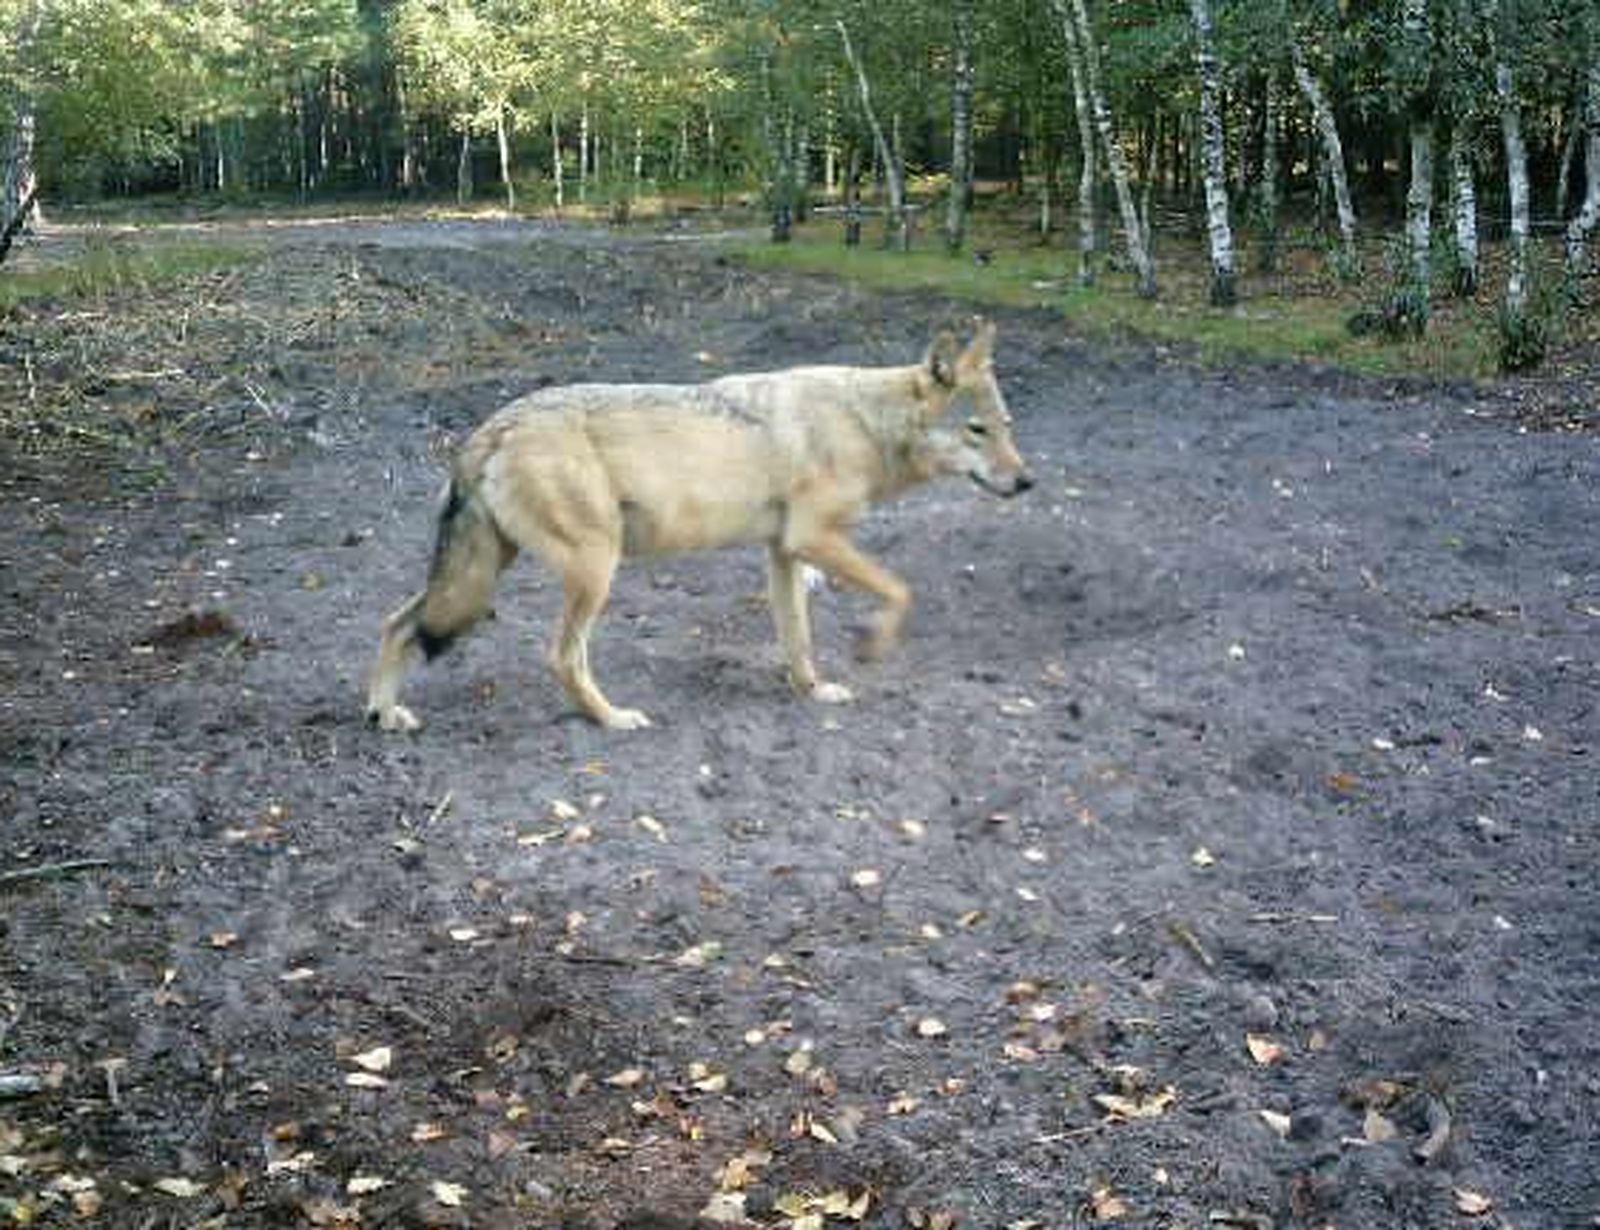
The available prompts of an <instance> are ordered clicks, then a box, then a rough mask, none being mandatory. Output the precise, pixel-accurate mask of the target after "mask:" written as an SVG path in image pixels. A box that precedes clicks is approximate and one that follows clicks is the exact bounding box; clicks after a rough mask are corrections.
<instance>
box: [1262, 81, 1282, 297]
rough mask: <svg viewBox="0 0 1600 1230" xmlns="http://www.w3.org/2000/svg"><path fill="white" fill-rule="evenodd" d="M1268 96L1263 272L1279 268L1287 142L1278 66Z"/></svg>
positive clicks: (1266, 87) (1264, 133)
mask: <svg viewBox="0 0 1600 1230" xmlns="http://www.w3.org/2000/svg"><path fill="white" fill-rule="evenodd" d="M1263 88H1264V90H1265V93H1266V97H1265V99H1264V102H1265V104H1266V105H1265V107H1264V109H1263V111H1264V114H1263V117H1262V122H1261V196H1260V218H1259V223H1260V227H1261V249H1260V251H1259V252H1258V253H1257V255H1256V267H1257V268H1258V269H1260V270H1261V272H1263V273H1276V272H1277V271H1278V240H1279V230H1278V179H1279V177H1280V175H1281V174H1282V171H1281V167H1280V163H1281V161H1282V160H1281V155H1280V152H1279V151H1280V148H1281V145H1282V141H1283V110H1282V101H1283V100H1282V89H1281V86H1280V83H1279V81H1278V68H1277V65H1271V66H1269V67H1268V69H1267V75H1266V82H1265V85H1264V87H1263Z"/></svg>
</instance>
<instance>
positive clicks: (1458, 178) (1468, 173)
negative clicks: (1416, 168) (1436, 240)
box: [1450, 121, 1478, 296]
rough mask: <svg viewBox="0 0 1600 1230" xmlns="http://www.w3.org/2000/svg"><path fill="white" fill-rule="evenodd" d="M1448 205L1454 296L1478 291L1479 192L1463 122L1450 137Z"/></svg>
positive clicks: (1468, 140) (1469, 143) (1468, 139)
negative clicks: (1451, 220) (1453, 245)
mask: <svg viewBox="0 0 1600 1230" xmlns="http://www.w3.org/2000/svg"><path fill="white" fill-rule="evenodd" d="M1450 183H1451V186H1452V191H1451V193H1450V202H1451V206H1452V209H1453V211H1454V213H1455V224H1456V270H1455V282H1456V284H1455V286H1454V288H1453V289H1454V290H1455V292H1456V294H1458V295H1463V296H1471V295H1472V294H1474V293H1476V291H1477V289H1478V190H1477V184H1476V183H1475V182H1474V178H1473V171H1472V150H1471V137H1470V135H1469V134H1468V133H1467V131H1466V125H1465V122H1464V121H1458V122H1457V124H1456V128H1455V131H1454V132H1452V133H1451V134H1450Z"/></svg>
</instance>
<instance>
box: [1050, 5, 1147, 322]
mask: <svg viewBox="0 0 1600 1230" xmlns="http://www.w3.org/2000/svg"><path fill="white" fill-rule="evenodd" d="M1053 4H1054V7H1055V10H1056V15H1057V16H1058V17H1059V18H1060V19H1061V23H1062V28H1063V31H1064V32H1065V34H1066V37H1067V41H1068V44H1069V46H1070V45H1071V44H1073V43H1076V45H1077V58H1078V60H1079V61H1080V62H1081V63H1082V65H1083V75H1084V78H1085V84H1086V87H1087V90H1088V94H1089V104H1090V107H1091V109H1092V110H1093V113H1094V120H1095V127H1096V129H1097V130H1098V131H1099V134H1100V143H1101V144H1102V145H1103V146H1104V147H1105V153H1106V165H1107V166H1108V167H1109V168H1110V169H1111V182H1112V184H1113V186H1114V187H1115V188H1116V192H1117V205H1118V207H1119V209H1120V210H1121V212H1122V231H1123V239H1124V241H1125V242H1126V243H1127V245H1128V257H1129V259H1130V260H1131V261H1132V262H1133V267H1134V270H1135V271H1136V273H1137V275H1138V280H1139V281H1138V285H1139V294H1140V296H1141V297H1143V298H1145V299H1154V298H1155V297H1156V267H1155V262H1154V261H1152V260H1151V259H1150V253H1149V250H1148V249H1147V248H1146V247H1145V242H1144V227H1143V225H1142V224H1141V222H1140V220H1139V211H1138V208H1137V207H1136V206H1135V205H1134V202H1133V185H1132V183H1131V182H1130V180H1129V176H1128V160H1127V158H1126V157H1125V156H1124V154H1123V152H1122V145H1121V143H1120V142H1119V141H1118V139H1117V132H1116V125H1115V124H1114V123H1113V122H1112V118H1111V108H1110V106H1109V105H1108V104H1107V102H1106V96H1105V91H1104V90H1103V89H1102V88H1101V84H1100V55H1099V52H1098V51H1096V49H1095V42H1094V33H1093V31H1092V30H1091V29H1090V26H1089V11H1088V8H1087V7H1086V6H1085V2H1084V0H1053Z"/></svg>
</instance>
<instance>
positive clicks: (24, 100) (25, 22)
mask: <svg viewBox="0 0 1600 1230" xmlns="http://www.w3.org/2000/svg"><path fill="white" fill-rule="evenodd" d="M43 24H44V5H43V4H41V3H40V2H39V0H31V2H30V3H28V5H27V7H26V9H25V10H24V11H23V13H22V14H21V16H20V19H19V21H18V23H17V28H16V38H17V42H16V46H15V48H14V49H13V56H14V58H15V59H16V60H17V61H18V62H26V60H27V58H28V56H29V54H30V52H31V50H32V48H33V44H34V43H35V42H36V41H37V40H38V38H39V31H40V29H41V27H42V26H43ZM38 125H39V119H38V103H37V100H36V99H35V98H34V95H33V90H32V89H31V88H30V87H29V86H27V85H23V86H22V88H21V89H20V90H19V92H18V93H17V95H16V96H15V97H14V98H12V100H11V136H10V140H9V141H7V143H6V155H5V157H6V164H5V198H4V203H3V209H4V216H0V229H4V230H6V231H8V232H9V233H10V234H12V235H15V234H16V233H17V232H18V231H20V230H21V229H22V228H24V227H27V226H35V225H38V224H39V223H40V222H41V221H42V220H43V216H42V212H41V210H40V207H39V196H38V192H39V173H38V168H37V165H36V163H35V161H34V152H35V146H36V144H37V142H38ZM21 212H26V213H27V215H28V216H27V217H25V218H22V219H21V220H20V221H19V220H18V214H19V213H21ZM13 223H15V225H12V224H13Z"/></svg>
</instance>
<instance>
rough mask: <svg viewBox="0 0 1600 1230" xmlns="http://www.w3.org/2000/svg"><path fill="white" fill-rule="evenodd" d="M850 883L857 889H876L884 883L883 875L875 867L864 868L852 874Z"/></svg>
mask: <svg viewBox="0 0 1600 1230" xmlns="http://www.w3.org/2000/svg"><path fill="white" fill-rule="evenodd" d="M850 883H851V884H852V885H854V886H855V887H856V888H876V887H878V885H880V884H882V883H883V873H882V872H880V871H878V869H877V868H875V867H863V868H861V869H860V870H859V871H852V872H851V873H850Z"/></svg>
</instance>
